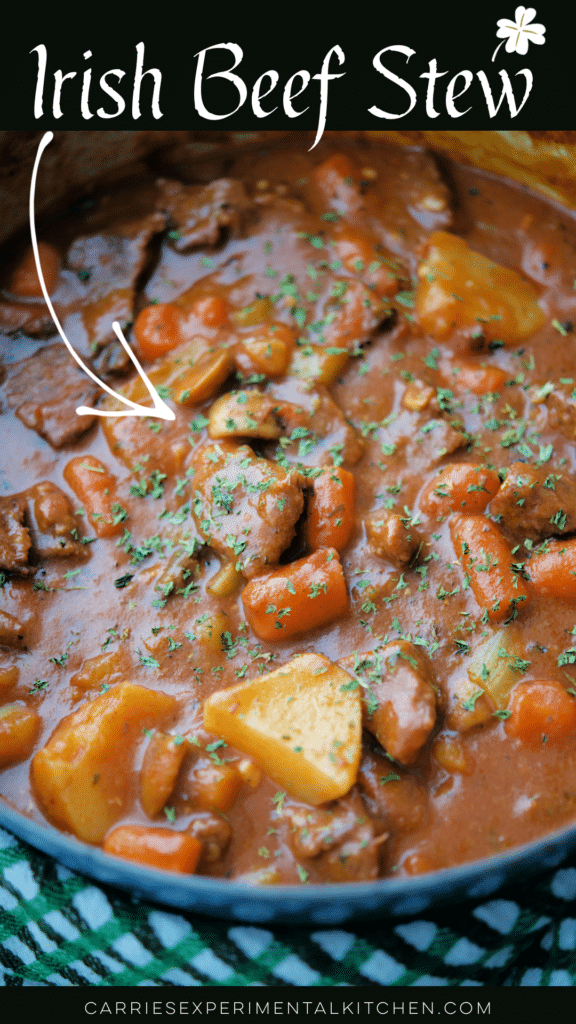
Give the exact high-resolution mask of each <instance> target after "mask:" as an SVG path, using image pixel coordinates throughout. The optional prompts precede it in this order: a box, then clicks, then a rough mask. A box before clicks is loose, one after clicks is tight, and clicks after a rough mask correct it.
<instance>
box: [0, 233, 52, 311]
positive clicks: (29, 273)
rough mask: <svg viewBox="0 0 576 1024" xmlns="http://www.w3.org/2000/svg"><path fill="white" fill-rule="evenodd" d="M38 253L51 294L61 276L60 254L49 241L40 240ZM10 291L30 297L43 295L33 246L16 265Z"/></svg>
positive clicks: (34, 297) (36, 297) (35, 297)
mask: <svg viewBox="0 0 576 1024" xmlns="http://www.w3.org/2000/svg"><path fill="white" fill-rule="evenodd" d="M38 255H39V257H40V266H41V267H42V274H43V277H44V281H45V284H46V288H47V290H48V294H49V295H51V294H52V292H53V291H54V289H55V288H56V285H57V284H58V278H59V276H60V256H59V255H58V253H57V252H56V249H55V248H54V247H53V246H52V245H49V244H48V242H38ZM10 291H11V292H12V294H13V295H21V296H24V297H26V298H29V299H38V298H40V297H41V295H42V288H41V286H40V278H39V277H38V271H37V270H36V261H35V259H34V250H33V249H32V248H30V249H28V251H27V253H26V255H25V256H24V259H23V260H22V262H21V263H20V264H19V266H17V267H16V270H15V271H14V273H13V275H12V280H11V281H10Z"/></svg>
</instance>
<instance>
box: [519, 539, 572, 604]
mask: <svg viewBox="0 0 576 1024" xmlns="http://www.w3.org/2000/svg"><path fill="white" fill-rule="evenodd" d="M528 572H529V574H530V579H531V580H532V586H533V587H534V590H535V592H536V593H537V594H538V596H539V597H564V598H569V599H574V598H575V597H576V539H572V540H552V541H546V545H545V546H544V548H543V550H542V551H540V552H538V551H537V552H536V553H535V555H534V556H533V557H532V559H531V560H530V562H529V563H528Z"/></svg>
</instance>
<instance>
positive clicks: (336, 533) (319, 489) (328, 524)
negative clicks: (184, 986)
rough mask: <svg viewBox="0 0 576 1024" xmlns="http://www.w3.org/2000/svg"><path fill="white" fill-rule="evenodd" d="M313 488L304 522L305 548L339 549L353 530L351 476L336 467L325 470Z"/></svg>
mask: <svg viewBox="0 0 576 1024" xmlns="http://www.w3.org/2000/svg"><path fill="white" fill-rule="evenodd" d="M313 488H314V489H313V492H312V495H311V497H310V499H309V501H308V521H307V523H306V540H307V542H308V547H309V548H311V549H312V550H313V551H314V550H316V549H317V548H336V551H343V550H344V548H345V547H346V545H347V544H348V542H349V541H350V538H351V537H352V534H353V532H354V525H355V524H354V496H355V491H356V485H355V482H354V477H353V475H352V473H349V472H348V470H347V469H342V468H341V467H340V466H338V467H337V468H332V469H325V470H324V472H323V473H322V474H321V475H320V476H317V477H316V478H315V480H314V483H313Z"/></svg>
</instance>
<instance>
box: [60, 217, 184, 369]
mask: <svg viewBox="0 0 576 1024" xmlns="http://www.w3.org/2000/svg"><path fill="white" fill-rule="evenodd" d="M164 226H165V218H164V217H163V215H162V214H161V213H159V212H156V213H151V214H147V215H146V216H144V217H141V218H139V219H138V220H129V221H124V222H118V223H113V224H111V225H110V226H109V228H108V229H107V230H106V232H102V233H98V234H93V235H82V236H81V237H80V238H77V239H76V241H75V242H74V243H73V244H72V245H71V247H70V249H69V250H68V266H69V267H70V269H71V270H73V271H74V272H75V273H76V274H77V275H78V277H79V278H80V281H81V282H84V286H83V289H82V314H81V319H82V327H83V330H79V325H78V321H77V314H76V313H73V314H71V316H70V317H69V318H68V319H67V320H65V322H64V327H65V329H66V330H67V331H69V336H70V338H71V339H73V341H74V345H75V347H77V348H78V350H79V351H80V353H81V354H82V355H84V356H90V355H94V353H96V352H97V351H98V350H99V349H101V348H103V347H104V346H105V345H107V344H108V343H109V342H111V341H113V340H114V338H115V334H114V332H113V330H112V323H113V321H114V320H117V321H118V322H119V323H120V324H121V325H123V324H125V323H127V322H128V321H130V320H132V314H133V308H134V295H135V286H136V282H137V280H138V277H139V275H140V273H141V271H142V270H143V268H144V266H145V264H146V260H147V258H148V244H149V242H150V240H151V239H152V238H153V236H154V235H156V234H158V233H159V232H160V231H162V230H163V228H164Z"/></svg>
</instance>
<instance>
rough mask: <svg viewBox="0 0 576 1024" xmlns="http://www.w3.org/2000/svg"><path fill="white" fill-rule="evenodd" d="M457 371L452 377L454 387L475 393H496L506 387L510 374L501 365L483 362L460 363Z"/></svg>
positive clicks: (451, 381)
mask: <svg viewBox="0 0 576 1024" xmlns="http://www.w3.org/2000/svg"><path fill="white" fill-rule="evenodd" d="M457 371H458V372H457V373H454V376H453V377H451V378H450V384H451V386H452V387H454V388H457V389H458V390H462V391H465V390H469V391H471V392H472V394H474V395H488V394H495V393H497V392H499V391H500V389H501V388H503V387H504V385H505V383H506V381H507V379H508V374H507V373H506V371H505V370H501V369H500V367H499V366H487V365H485V364H483V363H479V364H476V363H460V365H459V366H458V367H457Z"/></svg>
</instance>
